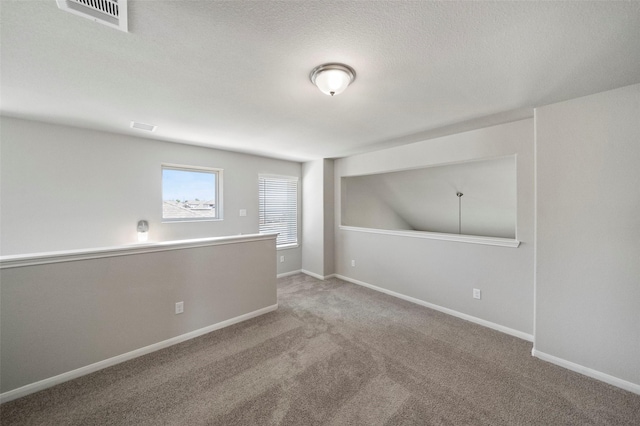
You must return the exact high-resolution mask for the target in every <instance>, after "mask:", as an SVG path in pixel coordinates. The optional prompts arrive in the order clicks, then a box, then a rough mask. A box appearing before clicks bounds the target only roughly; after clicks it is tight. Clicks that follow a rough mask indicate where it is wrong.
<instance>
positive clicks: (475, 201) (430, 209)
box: [341, 156, 517, 239]
mask: <svg viewBox="0 0 640 426" xmlns="http://www.w3.org/2000/svg"><path fill="white" fill-rule="evenodd" d="M516 183H517V180H516V159H515V157H514V156H508V157H501V158H492V159H489V160H479V161H468V162H464V163H456V164H448V165H444V166H438V167H423V168H419V169H410V170H401V171H395V172H388V173H378V174H372V175H363V176H348V177H343V178H342V184H341V188H342V199H341V203H342V225H346V226H355V227H366V228H378V229H405V230H415V231H425V232H442V233H450V234H458V233H459V232H458V231H459V228H460V233H461V234H465V235H482V236H489V237H500V238H511V239H513V238H515V232H516ZM458 192H461V193H462V194H463V196H462V197H461V198H460V199H458V197H457V193H458ZM459 219H460V221H459Z"/></svg>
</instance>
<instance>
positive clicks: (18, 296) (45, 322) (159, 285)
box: [0, 236, 278, 399]
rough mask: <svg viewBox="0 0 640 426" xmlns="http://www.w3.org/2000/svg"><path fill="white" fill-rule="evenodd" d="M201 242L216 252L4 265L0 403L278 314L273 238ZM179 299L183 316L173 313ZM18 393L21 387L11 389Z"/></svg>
mask: <svg viewBox="0 0 640 426" xmlns="http://www.w3.org/2000/svg"><path fill="white" fill-rule="evenodd" d="M201 244H203V243H201ZM207 244H214V245H208V246H200V247H182V248H180V249H172V250H166V248H167V247H166V246H161V247H152V248H151V249H153V248H158V249H161V250H163V251H157V252H148V250H149V248H146V250H147V252H145V248H142V249H139V250H138V251H136V252H135V253H133V254H129V255H118V256H114V257H101V258H93V257H89V258H88V259H83V260H74V261H64V262H61V263H49V264H38V265H30V266H20V267H13V268H6V263H5V262H3V265H2V266H3V269H2V270H1V271H0V274H1V278H2V286H1V297H0V302H1V304H2V306H1V307H0V314H1V318H0V319H1V320H0V326H1V333H0V338H1V341H0V354H1V358H0V367H1V371H0V374H1V376H2V387H1V389H0V391H1V392H2V393H3V394H5V395H3V399H4V397H5V396H6V392H9V391H16V390H17V392H18V394H17V395H12V397H15V396H21V394H25V393H30V392H32V391H35V390H38V389H39V388H42V387H46V386H47V385H48V386H50V385H53V384H56V383H57V382H59V381H60V378H56V376H58V375H61V374H64V375H65V376H66V378H67V379H70V378H73V377H75V376H77V375H79V374H78V373H77V372H74V370H77V369H80V368H85V369H86V368H89V370H91V367H90V366H95V364H96V363H103V364H104V363H105V362H113V363H115V362H114V361H113V358H114V357H118V356H123V357H124V358H130V357H131V354H130V353H131V352H132V351H137V350H141V349H142V348H145V347H148V346H149V345H158V344H161V343H162V342H165V343H166V341H167V340H169V339H175V338H179V337H183V338H184V337H185V336H184V335H185V334H187V333H196V334H198V332H203V331H206V330H207V329H209V330H210V329H211V328H212V326H214V327H215V326H216V325H218V326H220V325H223V324H224V321H229V320H231V321H234V320H238V319H241V318H242V316H247V315H249V316H250V315H251V314H254V315H255V314H257V313H260V312H264V311H267V310H273V309H274V308H275V307H276V304H277V303H278V302H277V294H276V264H275V262H274V261H273V260H274V257H275V255H276V247H275V238H274V237H273V236H258V237H255V236H246V237H238V239H232V240H226V241H224V242H222V243H219V242H216V241H213V242H209V243H207ZM134 250H136V249H135V248H134ZM120 254H121V253H120ZM248 264H250V265H251V267H249V268H248V267H247V265H248ZM180 301H183V302H184V312H183V313H182V314H179V315H176V314H175V303H176V302H180ZM203 329H205V330H203ZM161 346H166V345H162V344H161ZM108 360H111V361H108ZM123 360H124V359H120V361H123ZM94 369H97V368H94ZM85 373H86V372H85ZM42 381H44V382H45V383H44V384H42ZM23 386H26V387H27V388H28V389H26V390H25V389H24V388H23V390H22V391H21V390H19V389H20V388H21V387H23ZM10 399H11V398H10Z"/></svg>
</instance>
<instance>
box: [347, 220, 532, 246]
mask: <svg viewBox="0 0 640 426" xmlns="http://www.w3.org/2000/svg"><path fill="white" fill-rule="evenodd" d="M339 229H340V230H341V231H353V232H368V233H371V234H384V235H396V236H401V237H413V238H426V239H429V240H444V241H455V242H459V243H470V244H484V245H489V246H500V247H512V248H516V247H518V246H519V245H520V241H518V240H516V239H511V238H498V237H479V236H476V235H459V234H445V233H440V232H423V231H408V230H401V229H375V228H359V227H356V226H344V225H340V227H339Z"/></svg>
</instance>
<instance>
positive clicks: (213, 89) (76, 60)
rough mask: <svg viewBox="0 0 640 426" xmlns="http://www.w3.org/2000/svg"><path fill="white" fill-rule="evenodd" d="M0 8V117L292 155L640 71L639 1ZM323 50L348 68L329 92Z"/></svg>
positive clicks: (574, 93) (355, 144) (636, 78)
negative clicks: (352, 75) (109, 11)
mask: <svg viewBox="0 0 640 426" xmlns="http://www.w3.org/2000/svg"><path fill="white" fill-rule="evenodd" d="M0 8H1V9H0V14H1V15H0V17H1V92H0V94H1V104H0V108H1V112H2V114H3V115H8V116H14V117H22V118H28V119H35V120H42V121H47V122H54V123H62V124H69V125H73V126H78V127H86V128H94V129H99V130H105V131H111V132H116V133H123V134H134V135H136V136H142V137H152V138H154V139H161V140H168V141H174V142H181V143H190V144H197V145H205V146H211V147H217V148H222V149H229V150H235V151H242V152H250V153H256V154H261V155H267V156H271V157H277V158H285V159H293V160H299V161H301V160H310V159H316V158H322V157H340V156H344V155H347V154H352V153H357V152H364V151H367V150H372V149H378V148H382V147H386V146H391V145H397V144H401V143H408V142H413V141H417V140H421V139H426V138H428V137H432V136H437V135H441V134H444V133H447V132H449V133H451V132H456V131H461V130H468V129H469V128H473V127H482V126H485V125H490V124H495V123H499V122H506V121H510V120H514V119H518V118H522V117H524V116H530V115H531V114H532V108H533V107H536V106H540V105H546V104H549V103H553V102H557V101H562V100H566V99H571V98H575V97H579V96H583V95H588V94H592V93H596V92H600V91H603V90H608V89H613V88H616V87H621V86H625V85H629V84H633V83H638V82H640V2H427V1H422V2H383V1H376V2H373V1H369V2H366V1H365V2H363V1H358V2H356V1H351V2H328V1H327V2H325V1H323V2H311V1H305V2H290V1H286V2H268V1H259V2H250V1H231V2H218V1H138V0H129V31H130V32H129V33H124V32H121V31H117V30H114V29H111V28H109V27H107V26H104V25H100V24H97V23H94V22H92V21H90V20H87V19H83V18H81V17H78V16H75V15H72V14H70V13H67V12H63V11H61V10H59V9H58V8H57V6H56V2H55V1H54V0H47V1H9V0H2V1H0ZM324 62H344V63H346V64H349V65H350V66H352V67H353V68H355V70H356V72H357V79H356V81H355V82H354V83H353V84H352V86H350V87H349V88H348V89H347V90H346V91H345V92H344V93H343V94H341V95H340V96H337V97H335V98H330V97H328V96H326V95H324V94H322V93H321V92H320V91H319V90H318V89H317V88H315V87H314V86H313V85H312V84H311V83H310V82H309V79H308V75H309V72H310V71H311V69H312V68H314V67H315V66H316V65H319V64H321V63H324ZM131 120H135V121H140V122H144V123H150V124H155V125H157V126H158V129H157V131H156V132H155V133H153V134H146V133H142V132H140V131H136V130H133V129H130V128H129V122H130V121H131Z"/></svg>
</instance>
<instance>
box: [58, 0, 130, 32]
mask: <svg viewBox="0 0 640 426" xmlns="http://www.w3.org/2000/svg"><path fill="white" fill-rule="evenodd" d="M56 3H58V8H60V9H62V10H66V11H67V12H71V13H73V14H74V15H79V16H83V17H85V18H88V19H91V20H92V21H95V22H100V23H101V24H105V25H108V26H110V27H112V28H116V29H118V30H120V31H124V32H128V31H129V30H128V27H127V0H56Z"/></svg>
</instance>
